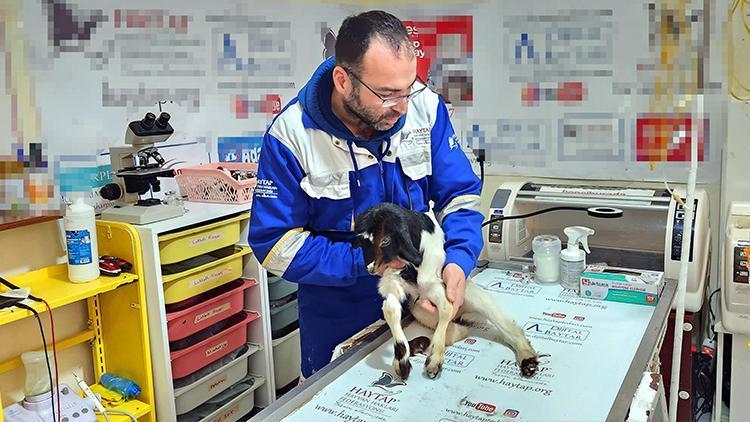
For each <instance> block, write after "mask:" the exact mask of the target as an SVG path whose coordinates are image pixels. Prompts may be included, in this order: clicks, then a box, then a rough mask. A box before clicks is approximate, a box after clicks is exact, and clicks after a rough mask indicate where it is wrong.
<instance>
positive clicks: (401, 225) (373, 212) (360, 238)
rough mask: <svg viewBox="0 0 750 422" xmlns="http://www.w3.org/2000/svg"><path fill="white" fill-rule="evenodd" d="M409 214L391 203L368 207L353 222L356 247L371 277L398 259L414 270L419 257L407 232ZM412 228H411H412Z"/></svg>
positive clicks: (419, 261)
mask: <svg viewBox="0 0 750 422" xmlns="http://www.w3.org/2000/svg"><path fill="white" fill-rule="evenodd" d="M408 213H409V211H407V210H406V209H404V208H402V207H399V206H398V205H393V204H390V203H383V204H379V205H375V206H373V207H371V208H368V209H367V211H365V212H363V213H362V214H359V215H358V216H357V219H356V221H355V223H354V231H355V233H356V234H357V239H356V241H355V246H361V247H362V252H363V254H364V257H365V265H366V266H367V271H368V272H369V273H370V274H377V273H379V272H380V270H381V269H382V268H383V267H384V266H385V265H387V264H389V263H390V262H392V261H394V260H396V259H397V258H400V259H402V260H403V261H406V262H408V263H411V264H413V265H414V266H416V267H419V265H420V264H421V263H422V256H421V255H420V253H419V250H418V249H417V248H416V247H415V245H414V242H412V238H411V235H410V230H409V214H408ZM412 229H413V228H412Z"/></svg>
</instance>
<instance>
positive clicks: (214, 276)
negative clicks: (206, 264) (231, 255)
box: [190, 267, 232, 289]
mask: <svg viewBox="0 0 750 422" xmlns="http://www.w3.org/2000/svg"><path fill="white" fill-rule="evenodd" d="M229 274H232V267H226V268H224V269H223V270H219V271H214V272H212V273H211V274H207V275H204V276H203V277H200V278H196V279H195V280H190V288H191V289H192V288H194V287H197V286H200V285H201V284H203V283H208V282H209V281H214V280H216V279H217V278H219V277H222V276H225V275H229Z"/></svg>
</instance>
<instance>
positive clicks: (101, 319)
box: [0, 221, 156, 422]
mask: <svg viewBox="0 0 750 422" xmlns="http://www.w3.org/2000/svg"><path fill="white" fill-rule="evenodd" d="M96 228H97V238H98V245H99V253H100V254H101V255H112V256H117V257H119V258H122V259H125V260H126V261H128V262H131V263H132V264H133V268H132V269H131V270H130V272H129V273H127V274H121V275H119V276H117V277H99V278H98V279H96V280H94V281H91V282H87V283H71V282H70V281H68V277H67V267H66V265H65V264H61V265H54V266H51V267H47V268H43V269H40V270H37V271H32V272H29V273H26V274H23V275H19V276H16V277H10V278H9V281H10V282H11V283H13V284H15V285H17V286H19V287H29V288H31V294H32V295H35V296H38V297H41V298H43V299H44V300H46V301H47V302H48V303H49V305H50V307H51V308H52V309H53V311H54V309H55V308H60V307H62V306H65V305H68V304H71V303H74V302H78V301H82V300H86V302H87V309H88V327H89V328H88V329H87V330H84V331H82V332H80V333H77V334H76V335H74V336H72V337H70V338H66V339H62V340H60V341H58V342H57V344H56V346H57V350H58V354H59V353H60V351H62V350H65V349H67V348H69V347H72V346H75V345H78V344H82V343H87V342H88V343H89V344H90V346H91V352H92V356H93V362H94V375H95V377H96V380H97V381H98V380H99V378H100V377H101V375H102V374H103V373H105V372H109V373H112V374H115V375H119V376H122V377H125V378H128V379H131V380H133V381H134V382H135V383H137V384H138V385H139V386H140V387H141V394H140V396H139V397H138V400H130V401H128V402H126V403H124V404H122V405H120V406H118V407H117V408H118V409H121V410H126V411H128V412H130V413H132V414H134V415H135V416H136V417H137V418H138V420H139V421H141V422H155V421H156V415H155V411H154V409H155V407H154V387H153V377H152V369H151V350H150V345H149V338H148V319H147V315H146V295H145V288H144V286H143V282H142V280H143V279H144V277H143V265H142V255H141V246H140V239H139V238H138V233H137V232H136V231H135V229H134V228H133V227H132V226H130V225H129V224H124V223H118V222H109V221H97V223H96ZM0 289H5V288H4V287H0ZM31 306H32V307H33V308H34V309H35V310H36V311H37V312H39V313H42V312H46V311H47V308H46V307H45V306H44V304H43V303H36V302H33V303H32V304H31ZM27 317H33V314H32V313H31V312H29V311H26V310H18V309H14V310H4V311H0V325H3V324H10V323H12V322H14V321H17V320H20V319H23V318H27ZM48 348H50V349H51V344H48ZM21 365H22V362H21V359H20V357H14V358H12V359H9V360H7V361H5V362H0V372H7V371H10V370H12V369H15V368H17V367H19V366H21ZM61 375H62V374H61ZM0 407H2V404H0ZM2 420H3V416H2V413H1V412H0V422H2ZM99 420H100V421H103V420H104V418H103V417H101V416H100V417H99ZM110 420H111V421H126V420H128V418H127V417H125V416H120V415H111V416H110Z"/></svg>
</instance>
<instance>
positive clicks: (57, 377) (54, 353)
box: [42, 299, 62, 420]
mask: <svg viewBox="0 0 750 422" xmlns="http://www.w3.org/2000/svg"><path fill="white" fill-rule="evenodd" d="M42 302H43V303H44V306H46V307H47V313H48V314H49V325H50V327H51V329H52V330H51V331H52V356H53V358H54V360H55V389H56V390H57V391H58V392H59V391H60V365H58V363H57V339H56V338H55V318H54V316H53V315H52V307H51V306H49V303H47V301H46V300H44V299H42ZM57 414H58V415H60V417H62V410H60V400H58V401H57ZM58 420H59V419H58Z"/></svg>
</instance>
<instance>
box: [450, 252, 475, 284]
mask: <svg viewBox="0 0 750 422" xmlns="http://www.w3.org/2000/svg"><path fill="white" fill-rule="evenodd" d="M448 264H456V265H458V266H459V267H461V269H462V270H464V275H465V276H466V278H469V274H471V272H472V271H474V268H475V267H476V266H477V263H476V261H475V260H474V259H473V258H472V257H470V256H469V255H468V254H466V253H464V252H463V251H460V250H450V249H449V250H447V251H446V253H445V265H448Z"/></svg>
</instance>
